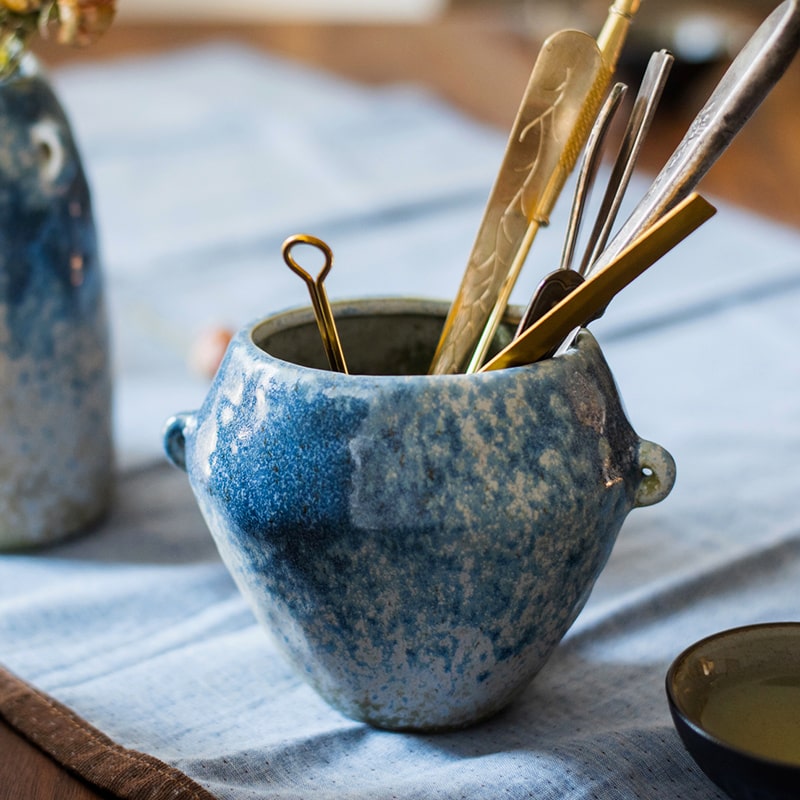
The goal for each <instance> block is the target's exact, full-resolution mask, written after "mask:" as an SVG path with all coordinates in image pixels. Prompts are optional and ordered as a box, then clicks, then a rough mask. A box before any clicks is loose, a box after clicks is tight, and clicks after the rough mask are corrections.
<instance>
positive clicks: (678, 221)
mask: <svg viewBox="0 0 800 800" xmlns="http://www.w3.org/2000/svg"><path fill="white" fill-rule="evenodd" d="M715 212H716V209H715V208H714V206H712V205H711V204H710V203H709V202H708V201H706V200H705V199H704V198H703V197H701V196H700V195H699V194H691V195H689V197H687V198H686V199H685V200H683V201H682V202H680V203H679V204H678V205H677V206H675V208H673V209H672V210H671V211H669V212H667V214H666V215H665V216H664V217H663V218H662V219H660V220H659V221H658V222H657V223H655V225H653V226H652V227H650V228H648V229H647V231H645V232H644V233H643V234H642V235H641V236H640V237H639V238H638V239H636V241H635V242H633V244H632V245H631V246H630V247H628V248H627V249H626V250H624V251H623V252H622V253H620V255H619V256H618V257H617V258H616V259H614V260H613V261H612V262H610V263H609V264H608V265H607V266H606V267H604V268H603V269H601V270H598V271H596V272H594V273H593V274H592V275H590V276H589V277H588V278H587V279H586V281H584V283H582V284H581V285H580V286H578V287H577V288H576V289H575V290H574V291H572V292H571V293H570V294H569V295H567V296H566V297H565V298H564V299H563V300H562V301H561V302H560V303H559V304H558V305H557V306H555V307H554V308H552V309H551V310H550V311H548V312H547V313H546V314H545V315H544V316H543V317H541V318H540V319H539V320H537V321H536V322H534V323H533V325H531V326H530V328H528V329H527V330H526V331H525V333H523V334H522V335H521V336H519V337H518V338H516V339H515V340H514V341H513V342H511V344H510V345H508V347H506V348H505V349H504V350H502V351H501V352H500V353H498V354H497V355H496V356H495V357H494V358H493V359H492V360H491V361H489V363H488V364H486V365H485V366H484V367H483V368H482V369H481V372H484V371H489V370H495V369H503V368H505V367H515V366H522V365H524V364H531V363H533V362H534V361H539V360H540V359H542V358H546V357H547V356H549V355H551V354H552V353H553V352H554V351H555V350H556V349H557V348H558V347H559V345H560V344H561V343H562V342H563V341H564V339H565V338H566V337H567V336H568V335H569V334H570V332H571V331H573V330H574V329H575V328H576V327H580V326H581V325H584V324H585V323H586V322H587V321H588V320H590V319H592V317H593V316H594V315H595V314H596V313H597V311H598V310H600V309H603V308H605V307H606V306H607V305H608V303H609V302H610V301H611V300H612V299H613V298H614V296H615V295H616V294H617V293H618V292H620V291H621V290H622V289H624V288H625V287H626V286H627V285H628V284H629V283H630V282H631V281H633V280H634V279H635V278H637V277H638V276H639V275H641V274H642V273H643V272H644V271H645V270H646V269H647V268H648V267H650V266H651V265H652V264H654V263H655V262H656V261H657V260H658V259H659V258H661V257H662V256H663V255H664V254H665V253H667V252H669V250H671V249H672V248H673V247H674V246H675V245H677V244H678V243H679V242H681V241H682V240H683V239H685V238H686V237H687V236H688V235H689V234H690V233H692V232H693V231H694V230H696V229H697V228H699V227H700V225H702V224H703V223H704V222H705V221H706V220H708V219H710V218H711V217H712V216H713V215H714V213H715Z"/></svg>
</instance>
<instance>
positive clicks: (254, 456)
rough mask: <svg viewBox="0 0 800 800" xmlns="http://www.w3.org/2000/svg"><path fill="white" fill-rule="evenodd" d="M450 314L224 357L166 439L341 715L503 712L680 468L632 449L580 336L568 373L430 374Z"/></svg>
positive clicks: (392, 314) (277, 339) (402, 305)
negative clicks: (337, 362)
mask: <svg viewBox="0 0 800 800" xmlns="http://www.w3.org/2000/svg"><path fill="white" fill-rule="evenodd" d="M446 313H447V304H444V303H431V302H423V301H414V300H375V301H364V302H355V303H350V304H338V305H336V306H335V315H336V319H337V326H338V328H339V331H340V333H341V338H342V343H343V346H344V351H345V355H346V359H347V363H348V366H349V367H350V370H351V373H352V374H350V375H344V374H341V373H338V372H331V371H330V370H328V369H327V368H326V366H325V364H326V362H325V355H324V351H323V349H322V346H321V344H320V339H319V335H318V332H317V329H316V325H315V324H314V320H313V317H312V315H311V312H310V311H309V310H307V309H305V310H299V311H294V312H286V313H284V314H279V315H276V316H274V317H271V318H269V319H266V320H264V321H262V322H259V323H257V324H255V325H253V326H251V327H248V328H245V329H244V330H242V331H241V332H240V333H239V334H238V335H237V337H236V338H234V340H233V341H232V343H231V345H230V347H229V349H228V352H227V354H226V356H225V359H224V361H223V363H222V365H221V367H220V369H219V372H218V373H217V376H216V378H215V381H214V383H213V385H212V387H211V390H210V392H209V395H208V397H207V398H206V401H205V403H204V405H203V406H202V408H201V409H200V410H199V411H198V412H195V413H189V414H181V415H178V416H177V417H175V418H174V419H173V420H172V421H171V422H170V423H169V424H168V426H167V430H166V439H165V444H166V449H167V453H168V455H169V457H170V458H171V459H172V461H173V462H174V463H176V464H178V465H179V466H182V467H183V468H184V469H186V470H187V472H188V474H189V480H190V483H191V485H192V488H193V490H194V492H195V495H196V496H197V500H198V503H199V506H200V509H201V510H202V512H203V515H204V516H205V519H206V521H207V523H208V526H209V528H210V530H211V533H212V534H213V536H214V539H215V540H216V543H217V546H218V548H219V551H220V553H221V555H222V558H223V560H224V561H225V563H226V565H227V566H228V568H229V569H230V571H231V573H232V575H233V576H234V578H235V580H236V581H237V583H238V585H239V586H240V588H241V590H242V592H243V594H244V595H245V597H246V598H247V599H248V600H249V601H250V603H251V604H252V607H253V608H254V610H255V613H256V615H257V616H258V618H259V619H260V620H261V622H262V623H263V624H264V626H265V627H266V628H267V629H268V630H269V631H271V633H272V634H273V636H274V638H275V640H276V642H277V643H278V645H279V646H280V647H281V648H282V649H283V651H284V652H285V653H286V655H287V656H288V658H289V660H290V661H291V663H292V664H294V666H295V667H296V669H297V670H298V672H299V674H300V675H302V676H303V677H304V678H305V679H306V680H307V681H309V683H311V685H312V686H314V687H315V688H316V689H317V690H318V691H319V693H320V694H321V695H322V696H323V697H324V698H326V699H327V700H328V701H329V702H330V703H331V704H332V705H333V706H335V707H336V708H338V709H339V710H341V711H342V712H343V713H345V714H347V715H349V716H351V717H354V718H356V719H360V720H365V721H367V722H370V723H372V724H374V725H378V726H381V727H386V728H393V729H407V730H408V729H410V730H420V729H442V728H453V727H459V726H463V725H467V724H469V723H472V722H475V721H477V720H479V719H482V718H484V717H486V716H488V715H490V714H493V713H494V712H496V711H498V710H499V709H500V708H502V707H503V706H504V705H506V704H507V703H509V702H510V701H511V700H512V699H513V698H514V696H515V695H517V694H518V693H519V692H520V691H521V690H522V689H523V688H524V687H525V686H526V685H527V683H528V682H529V681H530V680H531V679H532V678H533V676H534V675H535V674H536V673H537V671H538V670H539V669H540V668H541V667H542V665H543V664H544V663H545V661H546V659H547V658H548V656H549V655H550V654H551V653H552V651H553V649H554V648H555V647H556V645H557V644H558V642H559V641H560V640H561V638H562V637H563V636H564V634H565V632H566V631H567V629H568V628H569V626H570V625H571V624H572V622H573V620H574V619H575V617H576V615H577V614H578V612H579V611H580V609H581V608H582V607H583V605H584V603H585V602H586V599H587V598H588V596H589V592H590V591H591V589H592V586H593V585H594V582H595V580H596V579H597V577H598V575H599V574H600V571H601V569H602V568H603V565H604V564H605V563H606V560H607V558H608V556H609V554H610V552H611V548H612V546H613V544H614V541H615V538H616V536H617V533H618V531H619V529H620V526H621V525H622V523H623V521H624V519H625V517H626V515H627V514H628V512H629V511H630V510H631V509H632V508H635V507H637V506H645V505H650V504H652V503H656V502H658V501H659V500H661V499H662V498H663V497H665V496H666V495H667V494H668V493H669V491H670V489H671V488H672V484H673V481H674V479H675V470H674V463H673V461H672V458H671V457H670V455H669V454H668V453H667V452H666V451H665V450H664V449H663V448H662V447H660V446H659V445H656V444H653V443H652V442H647V441H644V440H642V439H640V438H639V437H638V436H637V435H636V434H635V433H634V431H633V429H632V428H631V426H630V424H629V423H628V421H627V419H626V418H625V415H624V412H623V410H622V406H621V402H620V400H619V397H618V394H617V391H616V387H615V385H614V380H613V378H612V376H611V373H610V371H609V369H608V366H607V365H606V363H605V361H604V359H603V356H602V354H601V352H600V348H599V347H598V346H597V343H596V342H595V341H594V339H593V338H592V337H591V335H590V334H588V333H584V334H582V336H581V337H580V340H579V343H578V346H577V347H576V348H573V349H570V350H569V351H568V352H567V353H565V354H564V355H563V356H559V357H558V358H553V359H549V360H547V361H543V362H540V363H538V364H533V365H531V366H529V367H523V368H516V369H507V370H499V371H496V372H490V373H486V374H478V375H436V376H429V375H426V374H424V373H425V371H426V370H427V367H428V364H429V363H430V360H431V357H432V355H433V351H434V348H435V345H436V342H437V340H438V338H439V332H440V331H441V327H442V324H443V322H444V318H445V315H446Z"/></svg>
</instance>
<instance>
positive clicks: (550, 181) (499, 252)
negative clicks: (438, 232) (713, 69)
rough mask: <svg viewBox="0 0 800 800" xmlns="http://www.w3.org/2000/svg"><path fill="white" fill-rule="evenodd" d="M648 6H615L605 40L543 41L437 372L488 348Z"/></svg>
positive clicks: (573, 36)
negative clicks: (636, 19)
mask: <svg viewBox="0 0 800 800" xmlns="http://www.w3.org/2000/svg"><path fill="white" fill-rule="evenodd" d="M639 4H640V0H616V2H615V3H614V5H613V6H612V7H611V8H610V10H609V14H608V17H607V19H606V22H605V25H604V26H603V29H602V31H601V32H600V35H599V37H598V38H597V40H594V39H593V38H592V37H591V36H590V35H589V34H587V33H583V32H581V31H571V30H563V31H559V32H557V33H555V34H553V35H552V36H550V37H549V38H548V39H547V41H546V42H545V43H544V45H543V47H542V50H541V52H540V53H539V56H538V57H537V59H536V63H535V64H534V67H533V71H532V72H531V76H530V79H529V81H528V86H527V88H526V90H525V93H524V95H523V98H522V103H521V105H520V107H519V110H518V111H517V117H516V119H515V121H514V125H513V126H512V129H511V135H510V137H509V140H508V144H507V146H506V151H505V155H504V156H503V162H502V164H501V166H500V170H499V172H498V175H497V178H496V180H495V184H494V187H493V188H492V191H491V194H490V195H489V201H488V203H487V206H486V210H485V212H484V216H483V219H482V221H481V224H480V227H479V229H478V234H477V237H476V239H475V244H474V245H473V248H472V252H471V254H470V257H469V261H468V263H467V268H466V270H465V272H464V276H463V278H462V282H461V286H460V288H459V290H458V293H457V296H456V298H455V300H454V301H453V304H452V306H451V308H450V312H449V314H448V316H447V319H446V320H445V324H444V328H443V330H442V334H441V337H440V339H439V343H438V345H437V348H436V353H435V354H434V358H433V362H432V364H431V367H430V370H429V372H430V373H431V374H447V373H454V372H459V371H460V370H461V369H462V368H463V367H464V364H465V362H467V360H468V359H469V356H470V355H471V354H473V353H474V354H475V355H474V356H473V362H475V361H476V360H478V361H480V360H482V356H479V355H478V354H479V352H481V351H482V352H484V353H485V351H486V350H487V349H488V346H489V342H490V341H491V339H492V338H493V336H494V332H495V331H496V329H497V327H498V325H499V323H500V319H501V318H502V316H503V314H504V312H505V308H506V306H507V304H508V300H509V298H510V295H511V291H512V289H513V286H514V284H515V282H516V279H517V277H518V276H519V273H520V271H521V270H522V265H523V264H524V261H525V258H526V256H527V253H528V250H529V249H530V247H531V245H532V243H533V240H534V238H535V237H536V234H537V232H538V230H539V228H540V227H542V226H546V225H547V224H548V222H549V216H550V212H551V211H552V208H553V206H554V205H555V201H556V199H557V198H558V195H559V193H560V192H561V189H562V188H563V185H564V182H565V181H566V178H567V176H568V174H569V173H570V172H571V171H572V168H573V167H574V166H575V162H576V161H577V159H578V156H579V154H580V152H581V150H582V149H583V146H584V144H585V142H586V138H587V137H588V135H589V131H590V129H591V126H592V123H593V121H594V119H595V117H596V115H597V111H598V109H599V108H600V104H601V103H602V100H603V97H604V95H605V92H606V88H607V86H608V84H609V82H610V80H611V75H612V73H613V71H614V67H615V65H616V62H617V59H618V57H619V53H620V51H621V49H622V45H623V42H624V40H625V36H626V34H627V32H628V28H629V27H630V23H631V19H632V17H633V15H634V14H635V13H636V11H637V10H638V8H639Z"/></svg>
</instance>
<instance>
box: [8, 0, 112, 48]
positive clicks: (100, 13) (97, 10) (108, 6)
mask: <svg viewBox="0 0 800 800" xmlns="http://www.w3.org/2000/svg"><path fill="white" fill-rule="evenodd" d="M24 1H25V0H19V2H24ZM31 1H32V2H35V0H31ZM56 6H57V8H58V24H57V27H58V41H59V42H61V43H62V44H77V45H87V44H91V43H92V42H93V41H95V40H96V39H97V38H98V37H99V36H101V35H102V34H103V33H105V32H106V31H107V30H108V28H109V26H110V25H111V22H112V20H113V19H114V12H115V11H116V8H115V0H57V1H56Z"/></svg>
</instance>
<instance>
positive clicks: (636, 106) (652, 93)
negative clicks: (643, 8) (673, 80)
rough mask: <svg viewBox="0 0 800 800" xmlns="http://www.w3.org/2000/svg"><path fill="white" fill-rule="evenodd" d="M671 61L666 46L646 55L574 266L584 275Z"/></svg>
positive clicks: (606, 232) (601, 243)
mask: <svg viewBox="0 0 800 800" xmlns="http://www.w3.org/2000/svg"><path fill="white" fill-rule="evenodd" d="M674 61H675V59H674V57H673V56H672V54H671V53H668V52H667V51H666V50H658V51H656V52H655V53H653V55H652V56H650V60H649V61H648V63H647V69H646V70H645V73H644V77H643V78H642V83H641V85H640V87H639V91H638V93H637V95H636V99H635V100H634V101H633V109H632V111H631V115H630V118H629V119H628V124H627V126H626V128H625V133H624V134H623V137H622V143H621V145H620V148H619V153H617V157H616V159H615V160H614V166H613V167H612V168H611V175H610V177H609V179H608V185H607V186H606V192H605V194H604V195H603V199H602V201H601V202H600V208H599V210H598V212H597V220H596V221H595V224H594V228H592V232H591V233H590V234H589V239H588V241H587V243H586V250H585V252H584V256H583V259H582V260H581V263H580V266H579V268H578V272H580V274H581V275H583V276H586V273H587V272H588V271H589V267H590V266H591V265H592V264H593V263H594V262H595V261H596V260H597V258H598V257H599V256H600V254H601V253H602V252H603V250H604V249H605V246H606V244H607V243H608V238H609V236H610V234H611V229H612V227H613V226H614V222H615V221H616V219H617V213H618V212H619V207H620V205H621V204H622V199H623V197H624V196H625V191H626V189H627V188H628V184H629V183H630V180H631V176H632V175H633V170H634V168H635V166H636V162H637V161H638V159H639V153H640V152H641V150H642V144H643V143H644V140H645V137H646V136H647V133H648V131H649V130H650V126H651V124H652V122H653V117H654V116H655V113H656V108H658V103H659V101H660V100H661V95H662V94H663V92H664V86H665V85H666V82H667V78H668V77H669V72H670V69H671V67H672V64H673V62H674Z"/></svg>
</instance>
